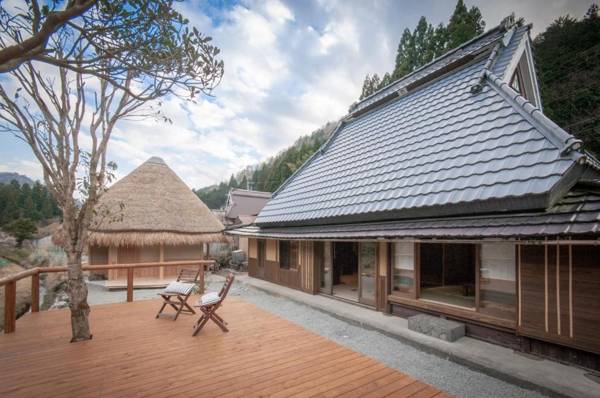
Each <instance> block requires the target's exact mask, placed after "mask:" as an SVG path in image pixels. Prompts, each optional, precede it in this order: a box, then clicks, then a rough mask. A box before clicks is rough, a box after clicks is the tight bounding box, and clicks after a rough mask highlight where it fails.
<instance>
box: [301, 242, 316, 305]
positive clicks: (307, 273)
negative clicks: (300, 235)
mask: <svg viewBox="0 0 600 398" xmlns="http://www.w3.org/2000/svg"><path fill="white" fill-rule="evenodd" d="M316 272H317V271H316V270H315V264H314V259H313V242H311V241H302V242H300V277H301V281H300V288H301V289H302V290H304V291H305V292H308V293H315V290H314V289H315V273H316Z"/></svg>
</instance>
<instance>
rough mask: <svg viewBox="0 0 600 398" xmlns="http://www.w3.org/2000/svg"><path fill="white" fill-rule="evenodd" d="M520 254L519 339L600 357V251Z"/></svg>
mask: <svg viewBox="0 0 600 398" xmlns="http://www.w3.org/2000/svg"><path fill="white" fill-rule="evenodd" d="M520 250H521V253H520V257H521V262H520V269H519V280H520V289H519V290H520V303H521V305H520V312H519V315H518V331H519V333H520V334H522V335H524V336H528V337H534V338H538V339H541V340H545V341H549V342H555V343H559V344H563V345H567V346H570V347H574V348H579V349H582V350H585V351H590V352H593V353H596V354H600V336H599V335H598V325H600V264H599V262H600V247H598V246H589V245H586V246H581V245H572V246H570V245H552V244H550V245H536V246H533V245H523V246H521V249H520Z"/></svg>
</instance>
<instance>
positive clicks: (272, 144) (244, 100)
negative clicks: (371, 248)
mask: <svg viewBox="0 0 600 398" xmlns="http://www.w3.org/2000/svg"><path fill="white" fill-rule="evenodd" d="M466 3H467V5H468V6H471V5H477V6H478V7H479V8H480V9H481V11H482V14H483V17H484V20H485V22H486V26H487V27H488V28H490V27H493V26H495V25H496V24H498V22H499V21H500V20H501V19H502V18H503V17H505V16H506V15H508V14H510V13H511V12H513V11H514V12H515V13H516V15H517V16H522V17H524V18H525V19H526V21H527V22H531V23H533V34H534V35H535V34H537V33H539V32H540V31H543V29H544V28H545V27H546V26H547V25H548V24H549V23H551V22H552V20H554V19H555V18H556V17H558V16H561V15H565V14H567V13H568V14H571V15H573V16H577V17H581V16H582V15H583V14H584V13H585V11H586V10H587V8H588V7H589V4H590V1H574V0H571V1H564V0H563V1H557V0H536V1H533V0H507V1H471V0H467V1H466ZM454 5H455V1H454V0H452V1H442V0H418V1H412V0H407V1H400V0H397V1H392V0H379V1H367V0H356V1H352V0H343V1H341V0H340V1H331V0H329V1H326V0H302V1H283V0H281V1H278V0H276V1H266V0H265V1H263V0H247V1H223V2H220V1H204V0H191V1H190V0H187V1H184V2H182V3H179V4H178V5H177V7H178V8H179V9H180V11H181V12H182V13H183V14H184V15H185V16H186V17H188V18H189V19H190V21H191V22H192V23H193V24H194V25H195V26H197V27H198V28H199V29H200V31H202V32H204V33H205V34H207V35H209V36H212V37H213V39H214V42H215V43H216V44H217V45H218V46H219V47H220V48H221V55H222V58H223V60H224V61H225V76H224V78H223V81H222V83H221V85H220V86H219V87H218V88H217V89H216V90H215V92H214V94H215V98H212V99H204V100H200V101H198V102H197V103H196V104H191V103H186V102H183V101H181V100H178V99H175V98H167V99H166V100H165V101H164V105H163V111H164V112H165V113H166V114H167V115H168V116H169V117H170V118H171V119H172V120H173V124H166V123H159V122H157V121H155V120H145V121H141V122H140V121H136V122H122V123H121V124H119V125H118V126H117V129H116V131H115V133H114V135H113V138H112V141H111V144H110V146H109V158H110V159H111V160H114V161H116V163H117V164H118V166H119V169H118V176H122V175H125V174H127V173H128V172H130V171H131V170H132V169H133V168H135V167H136V166H137V165H139V164H140V163H142V162H143V161H144V160H146V159H147V158H149V157H150V156H161V157H163V158H164V159H165V160H166V161H167V163H168V164H169V165H170V166H171V167H172V168H173V169H174V170H175V171H176V172H177V173H178V174H179V175H180V176H181V177H182V178H183V180H184V181H185V182H186V183H187V184H188V185H189V186H190V187H193V188H198V187H201V186H205V185H208V184H212V183H216V182H219V181H221V180H222V179H225V178H228V177H229V175H231V174H232V173H234V172H237V171H239V170H240V169H242V168H243V167H245V166H247V165H250V164H254V163H257V162H259V161H261V160H264V159H266V158H268V157H270V156H273V155H275V154H276V153H277V152H279V151H280V150H282V149H284V148H285V147H287V146H288V145H290V144H291V143H292V142H293V141H294V140H295V139H296V138H298V137H299V136H301V135H304V134H308V133H310V132H311V131H313V130H315V129H317V128H318V127H320V126H322V125H323V124H325V123H326V122H327V121H333V120H337V119H339V118H340V117H342V116H343V115H344V114H345V112H346V111H347V109H348V106H349V105H350V104H351V103H352V102H354V101H355V100H356V99H357V98H358V96H359V94H360V90H361V86H362V81H363V79H364V76H365V74H367V73H373V72H377V73H379V74H380V75H381V74H383V73H385V72H386V71H390V70H391V69H392V67H393V62H394V57H395V53H396V46H397V44H398V40H399V38H400V35H401V33H402V30H403V29H404V28H406V27H408V28H410V29H412V28H414V26H415V25H416V23H417V20H418V19H419V17H420V16H421V15H425V16H426V17H427V19H428V20H429V21H430V22H432V23H433V24H438V23H440V22H444V23H446V22H447V20H448V18H449V16H450V15H451V13H452V11H453V9H454ZM5 78H6V77H5ZM0 171H17V172H19V173H22V174H26V175H28V176H30V177H32V178H41V170H40V168H39V166H38V165H37V163H36V162H35V160H34V158H33V156H32V154H31V152H30V150H29V149H28V147H27V145H26V144H24V143H22V142H20V141H18V140H17V139H16V138H14V137H12V136H9V135H1V134H0Z"/></svg>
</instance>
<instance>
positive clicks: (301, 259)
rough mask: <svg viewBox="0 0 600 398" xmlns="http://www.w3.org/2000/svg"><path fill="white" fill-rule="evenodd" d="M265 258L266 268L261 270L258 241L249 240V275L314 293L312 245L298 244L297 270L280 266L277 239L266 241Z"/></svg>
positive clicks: (308, 243)
mask: <svg viewBox="0 0 600 398" xmlns="http://www.w3.org/2000/svg"><path fill="white" fill-rule="evenodd" d="M264 245H265V258H264V260H263V261H262V263H264V268H263V269H261V267H260V266H259V263H261V259H259V258H258V257H259V253H258V239H256V238H250V239H249V240H248V275H250V276H252V277H254V278H259V279H264V280H267V281H269V282H273V283H277V284H279V285H283V286H287V287H291V288H294V289H301V290H304V291H307V292H311V293H312V292H313V289H314V283H313V281H312V278H314V271H313V269H312V267H313V261H312V243H311V242H298V248H299V250H298V267H297V268H296V269H284V268H281V267H280V266H279V241H278V240H277V239H265V240H264Z"/></svg>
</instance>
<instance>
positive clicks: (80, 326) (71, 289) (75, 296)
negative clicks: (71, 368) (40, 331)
mask: <svg viewBox="0 0 600 398" xmlns="http://www.w3.org/2000/svg"><path fill="white" fill-rule="evenodd" d="M68 258H69V263H68V265H67V266H68V281H67V293H68V295H69V308H70V309H71V332H72V335H73V337H72V338H71V343H73V342H77V341H83V340H90V339H91V338H92V335H91V334H90V324H89V321H88V315H89V313H90V306H89V305H88V303H87V295H88V289H87V285H86V283H85V280H84V279H83V271H82V270H81V252H76V251H75V252H69V253H68Z"/></svg>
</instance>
